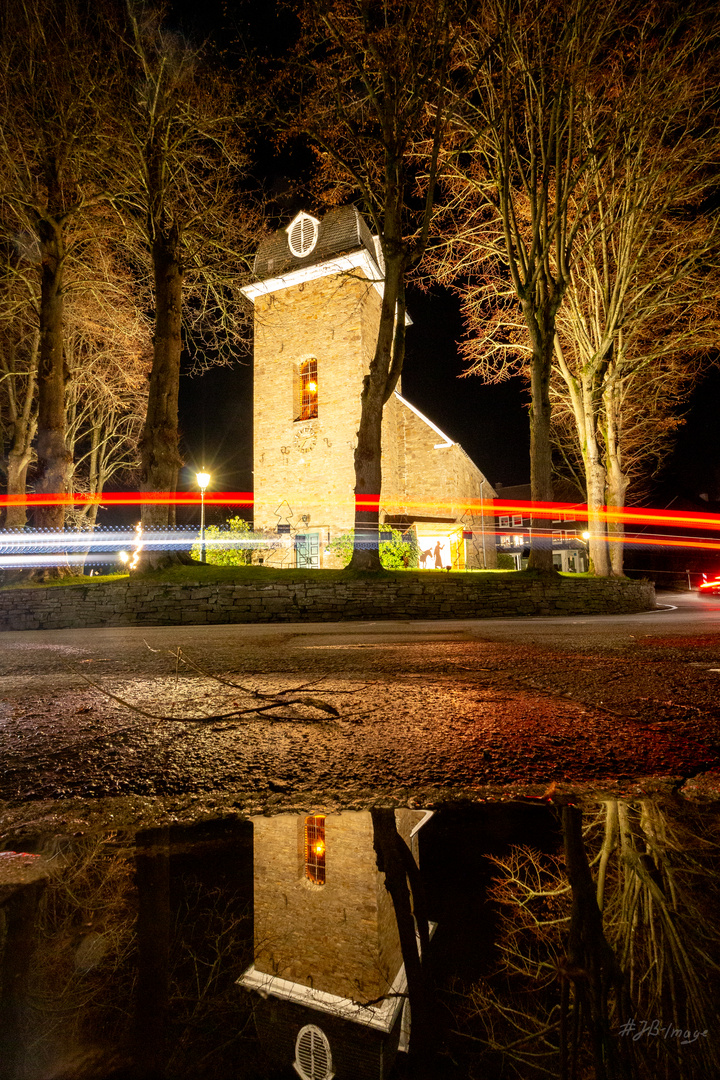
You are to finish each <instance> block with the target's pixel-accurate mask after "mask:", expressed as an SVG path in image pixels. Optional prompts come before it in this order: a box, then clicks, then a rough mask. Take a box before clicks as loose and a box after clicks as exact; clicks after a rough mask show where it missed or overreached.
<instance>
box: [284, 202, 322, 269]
mask: <svg viewBox="0 0 720 1080" xmlns="http://www.w3.org/2000/svg"><path fill="white" fill-rule="evenodd" d="M298 226H299V238H300V245H299V247H296V246H295V241H294V240H293V230H295V229H297V228H298ZM285 232H286V233H287V238H288V247H289V248H290V250H291V252H292V253H293V255H294V256H295V258H296V259H305V258H307V256H308V255H310V254H311V253H312V252H313V251H314V250H315V246H316V244H317V242H318V236H319V235H320V222H319V221H318V219H317V218H314V217H313V216H312V215H311V214H306V213H305V211H304V210H301V211H300V213H299V214H296V215H295V217H294V218H293V219H292V221H291V222H290V224H289V225H288V227H287V228H286V230H285Z"/></svg>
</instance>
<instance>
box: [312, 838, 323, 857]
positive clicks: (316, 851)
mask: <svg viewBox="0 0 720 1080" xmlns="http://www.w3.org/2000/svg"><path fill="white" fill-rule="evenodd" d="M312 850H313V855H318V856H320V855H324V854H325V841H324V840H315V841H314V842H313V845H312Z"/></svg>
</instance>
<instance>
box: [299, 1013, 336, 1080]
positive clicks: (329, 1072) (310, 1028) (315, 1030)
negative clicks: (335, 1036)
mask: <svg viewBox="0 0 720 1080" xmlns="http://www.w3.org/2000/svg"><path fill="white" fill-rule="evenodd" d="M306 1034H308V1035H309V1036H310V1039H311V1040H312V1039H313V1037H315V1038H319V1039H320V1041H321V1042H322V1044H323V1047H324V1048H325V1053H326V1055H327V1068H326V1070H325V1075H324V1076H321V1075H320V1074H319V1073H317V1072H315V1070H314V1069H313V1072H312V1073H307V1072H305V1069H304V1068H303V1067H302V1065H301V1064H300V1059H299V1057H298V1048H299V1046H300V1040H301V1039H302V1037H303V1036H304V1035H306ZM293 1068H294V1070H295V1072H296V1073H297V1074H298V1076H300V1077H302V1080H333V1077H334V1075H335V1073H334V1072H333V1067H332V1054H331V1052H330V1043H329V1042H328V1038H327V1035H326V1034H325V1032H324V1031H322V1030H321V1029H320V1028H319V1027H316V1025H315V1024H306V1025H305V1027H302V1028H300V1030H299V1031H298V1036H297V1039H296V1040H295V1060H294V1061H293Z"/></svg>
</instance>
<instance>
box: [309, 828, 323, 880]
mask: <svg viewBox="0 0 720 1080" xmlns="http://www.w3.org/2000/svg"><path fill="white" fill-rule="evenodd" d="M305 877H306V878H309V879H310V881H314V882H315V884H316V885H324V884H325V815H324V814H311V816H310V817H306V818H305Z"/></svg>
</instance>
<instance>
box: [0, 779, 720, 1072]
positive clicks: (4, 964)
mask: <svg viewBox="0 0 720 1080" xmlns="http://www.w3.org/2000/svg"><path fill="white" fill-rule="evenodd" d="M120 802H121V800H117V801H116V810H117V806H118V804H119V803H120ZM66 809H67V811H68V820H69V821H72V822H73V826H72V827H68V828H67V830H66V831H63V830H62V829H56V830H54V831H48V830H47V829H45V827H44V826H43V825H42V823H40V822H38V821H37V819H36V817H34V816H33V815H36V814H37V806H36V805H35V806H31V805H28V807H27V816H26V818H25V820H23V815H22V813H21V814H18V813H17V811H15V812H14V815H13V824H12V828H9V827H7V826H6V828H5V830H4V831H3V830H2V824H1V822H0V1076H2V1077H3V1080H5V1078H7V1080H106V1078H108V1080H110V1078H112V1080H124V1078H127V1080H131V1078H132V1080H138V1078H147V1080H151V1078H152V1080H155V1078H162V1077H166V1078H167V1080H185V1078H191V1077H192V1078H196V1077H197V1078H203V1080H205V1078H207V1080H213V1078H218V1080H220V1078H222V1080H224V1078H226V1077H237V1078H239V1080H251V1078H253V1080H254V1078H257V1080H263V1078H267V1080H296V1078H297V1077H298V1076H300V1077H301V1078H303V1080H329V1078H330V1077H335V1078H336V1080H371V1078H372V1080H404V1078H407V1080H409V1078H413V1080H415V1078H417V1080H430V1078H432V1080H436V1078H439V1080H442V1078H444V1077H448V1078H450V1080H454V1078H457V1080H495V1078H500V1077H502V1078H505V1077H522V1078H530V1080H534V1078H535V1077H537V1078H538V1080H539V1078H540V1077H548V1076H550V1077H558V1078H560V1077H568V1078H569V1077H571V1076H576V1077H578V1078H591V1077H595V1076H598V1077H599V1076H608V1077H611V1076H612V1077H632V1078H633V1080H635V1078H638V1080H642V1078H645V1077H647V1078H648V1080H649V1078H653V1080H661V1078H667V1080H671V1078H678V1080H686V1078H690V1080H694V1078H696V1077H697V1080H707V1078H709V1077H712V1076H718V1075H720V1024H719V1023H718V1010H717V1007H716V1005H715V1004H714V1003H715V1002H717V1001H718V1000H720V993H718V991H720V985H719V984H720V977H719V975H718V972H719V971H720V929H719V927H720V918H718V915H719V914H720V880H719V879H718V875H717V871H718V862H719V858H718V856H719V851H718V847H717V844H718V839H719V838H720V829H719V824H720V818H719V817H718V814H717V812H715V811H713V810H709V809H707V808H702V809H701V808H698V807H696V806H689V805H687V804H685V803H683V802H681V801H679V800H678V801H673V800H669V799H668V800H660V799H643V800H636V801H625V800H618V799H611V800H604V801H601V800H599V799H598V801H593V800H592V799H587V800H584V801H583V803H582V805H570V804H566V805H551V804H549V803H548V802H545V801H543V800H539V799H538V800H537V801H536V802H530V801H528V802H516V803H508V802H503V803H500V802H498V803H492V802H488V803H483V804H476V805H470V804H464V805H457V806H453V805H446V806H444V807H442V808H440V809H437V810H435V811H425V810H423V809H422V808H407V809H399V810H379V809H368V810H363V811H358V810H352V811H351V810H348V811H343V812H335V811H333V812H329V811H328V812H325V811H324V809H323V807H322V806H321V805H320V806H318V807H317V808H315V809H314V811H313V812H312V813H307V812H304V813H281V814H277V815H275V816H269V815H263V816H255V817H247V818H243V817H242V816H235V817H224V818H223V817H220V818H218V819H216V820H212V821H204V822H202V823H200V824H196V825H176V824H171V825H167V826H157V825H156V826H154V827H152V828H143V827H140V828H137V829H136V828H134V827H133V828H130V827H129V826H118V824H117V822H118V821H126V822H127V821H129V820H131V818H130V817H129V816H126V817H124V816H123V815H122V814H121V813H116V814H115V816H114V817H113V818H112V820H111V816H110V815H109V814H108V816H107V819H106V820H105V821H104V822H102V823H100V824H98V825H97V827H96V826H92V827H91V826H89V825H87V824H83V823H82V822H81V819H80V817H79V816H76V817H75V818H73V813H72V803H71V802H68V803H67V804H66ZM598 901H599V904H598ZM563 1063H564V1064H563ZM603 1070H604V1071H603Z"/></svg>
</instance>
